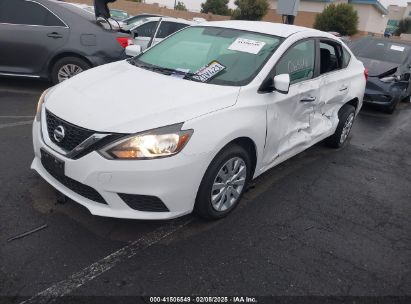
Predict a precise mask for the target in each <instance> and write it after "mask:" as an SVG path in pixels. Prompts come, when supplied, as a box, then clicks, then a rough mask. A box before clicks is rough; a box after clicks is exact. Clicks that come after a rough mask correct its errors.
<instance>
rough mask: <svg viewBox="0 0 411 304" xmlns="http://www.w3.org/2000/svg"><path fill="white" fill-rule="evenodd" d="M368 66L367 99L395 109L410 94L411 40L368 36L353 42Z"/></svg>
mask: <svg viewBox="0 0 411 304" xmlns="http://www.w3.org/2000/svg"><path fill="white" fill-rule="evenodd" d="M349 46H350V48H351V50H352V51H353V53H354V54H355V55H356V56H357V58H358V59H359V60H361V61H362V62H363V63H364V66H365V67H366V68H367V69H368V75H369V77H368V81H367V87H366V89H365V95H364V102H366V103H372V104H376V105H379V106H381V107H383V108H384V109H385V111H386V112H388V113H393V112H394V110H395V108H396V106H397V104H398V103H399V102H400V101H402V100H406V101H409V98H410V93H411V91H410V74H411V69H410V68H411V44H409V43H407V42H404V41H399V40H392V39H387V38H371V37H366V38H362V39H359V40H356V41H352V42H351V43H350V44H349Z"/></svg>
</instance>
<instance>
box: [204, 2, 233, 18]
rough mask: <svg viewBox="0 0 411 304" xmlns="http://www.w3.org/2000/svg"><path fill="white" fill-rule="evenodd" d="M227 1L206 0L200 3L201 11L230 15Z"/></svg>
mask: <svg viewBox="0 0 411 304" xmlns="http://www.w3.org/2000/svg"><path fill="white" fill-rule="evenodd" d="M228 2H229V0H206V2H204V3H201V12H202V13H206V14H208V13H212V14H216V15H224V16H228V15H231V10H230V9H229V8H228Z"/></svg>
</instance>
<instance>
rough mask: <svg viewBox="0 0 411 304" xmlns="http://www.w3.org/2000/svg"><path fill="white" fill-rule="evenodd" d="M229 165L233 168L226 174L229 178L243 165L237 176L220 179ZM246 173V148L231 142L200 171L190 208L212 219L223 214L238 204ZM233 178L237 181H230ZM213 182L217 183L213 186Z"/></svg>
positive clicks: (247, 179) (247, 168)
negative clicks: (194, 199)
mask: <svg viewBox="0 0 411 304" xmlns="http://www.w3.org/2000/svg"><path fill="white" fill-rule="evenodd" d="M230 165H231V166H230ZM236 165H238V168H236ZM229 167H231V168H234V171H233V173H231V174H229V175H230V176H231V178H232V177H235V175H238V174H239V173H240V169H241V168H243V169H242V170H241V172H242V173H241V174H240V176H239V177H238V178H237V179H235V180H231V181H230V179H227V180H224V179H225V178H226V177H227V175H226V176H224V173H225V172H228V168H229ZM222 177H224V179H223V178H222ZM250 177H251V160H250V156H249V155H248V153H247V152H246V150H245V149H243V148H242V147H241V146H238V145H235V144H232V145H229V146H228V147H226V148H224V149H223V150H222V151H221V152H220V153H218V154H217V156H216V157H215V158H214V159H213V161H212V162H211V164H210V165H209V167H208V169H207V171H206V173H205V174H204V177H203V180H202V181H201V184H200V187H199V189H198V193H197V198H196V202H195V206H194V212H195V213H197V214H198V215H199V216H200V217H202V218H204V219H207V220H216V219H220V218H223V217H225V216H227V215H228V214H229V213H230V212H231V211H233V210H234V209H235V207H237V206H238V204H239V202H240V200H241V198H242V196H243V194H244V192H245V190H246V189H247V185H248V183H249V181H250ZM235 181H237V183H234V182H235ZM214 185H216V186H217V185H218V186H217V187H215V189H214V190H213V186H214ZM222 185H224V186H222ZM221 186H222V187H221ZM224 191H225V193H224ZM218 209H220V210H218Z"/></svg>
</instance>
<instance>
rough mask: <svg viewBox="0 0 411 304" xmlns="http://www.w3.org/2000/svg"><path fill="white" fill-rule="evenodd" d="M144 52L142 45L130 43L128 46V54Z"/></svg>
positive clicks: (131, 55)
mask: <svg viewBox="0 0 411 304" xmlns="http://www.w3.org/2000/svg"><path fill="white" fill-rule="evenodd" d="M141 52H142V49H141V46H140V45H129V46H127V47H126V55H127V56H130V57H135V56H138V55H140V54H141Z"/></svg>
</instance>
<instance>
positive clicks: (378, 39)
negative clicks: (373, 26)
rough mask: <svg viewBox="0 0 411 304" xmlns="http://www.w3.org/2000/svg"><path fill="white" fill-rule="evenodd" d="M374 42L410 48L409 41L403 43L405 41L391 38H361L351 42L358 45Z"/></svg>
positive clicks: (410, 43)
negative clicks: (364, 42) (363, 42)
mask: <svg viewBox="0 0 411 304" xmlns="http://www.w3.org/2000/svg"><path fill="white" fill-rule="evenodd" d="M371 40H372V41H375V42H377V43H378V42H388V43H393V44H402V45H407V46H411V42H410V41H405V40H399V39H393V38H375V37H368V36H367V37H362V38H359V39H357V40H353V42H355V43H358V42H362V41H371Z"/></svg>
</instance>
